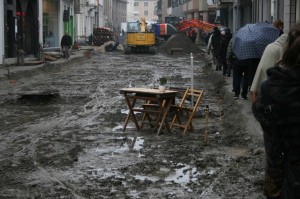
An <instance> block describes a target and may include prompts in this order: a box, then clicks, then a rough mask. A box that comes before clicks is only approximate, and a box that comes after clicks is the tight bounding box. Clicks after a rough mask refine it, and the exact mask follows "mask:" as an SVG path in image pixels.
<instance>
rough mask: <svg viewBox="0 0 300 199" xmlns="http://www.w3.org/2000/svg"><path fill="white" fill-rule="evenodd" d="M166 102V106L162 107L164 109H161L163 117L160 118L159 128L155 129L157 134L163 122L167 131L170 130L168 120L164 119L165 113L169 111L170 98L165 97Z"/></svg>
mask: <svg viewBox="0 0 300 199" xmlns="http://www.w3.org/2000/svg"><path fill="white" fill-rule="evenodd" d="M166 103H167V106H166V108H165V109H163V110H164V111H163V117H162V119H161V120H160V126H159V129H158V130H157V135H159V133H160V130H161V128H162V126H163V125H164V123H165V126H166V128H167V130H168V132H171V129H170V126H169V124H168V121H167V120H166V119H167V115H168V113H169V110H170V108H171V104H172V98H169V99H166Z"/></svg>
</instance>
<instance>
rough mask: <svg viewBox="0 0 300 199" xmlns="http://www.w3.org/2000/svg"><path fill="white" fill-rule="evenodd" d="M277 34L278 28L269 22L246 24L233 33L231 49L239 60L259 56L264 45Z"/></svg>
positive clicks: (277, 35)
mask: <svg viewBox="0 0 300 199" xmlns="http://www.w3.org/2000/svg"><path fill="white" fill-rule="evenodd" d="M279 34H280V32H279V30H278V29H277V28H275V27H274V26H272V25H271V24H269V23H265V22H262V23H256V24H247V25H245V26H244V27H242V28H241V29H239V30H238V31H237V32H235V33H234V34H233V37H232V39H233V46H232V51H233V53H234V54H235V55H236V57H237V58H238V59H240V60H242V59H250V58H261V56H262V54H263V52H264V50H265V48H266V46H267V45H268V44H270V43H272V42H274V41H275V40H276V39H277V38H278V37H279Z"/></svg>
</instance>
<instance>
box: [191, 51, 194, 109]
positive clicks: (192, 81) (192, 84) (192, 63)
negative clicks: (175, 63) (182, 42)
mask: <svg viewBox="0 0 300 199" xmlns="http://www.w3.org/2000/svg"><path fill="white" fill-rule="evenodd" d="M191 68H192V75H191V89H192V90H193V89H194V57H193V53H191ZM191 100H192V101H191V102H192V106H194V97H193V96H192V99H191Z"/></svg>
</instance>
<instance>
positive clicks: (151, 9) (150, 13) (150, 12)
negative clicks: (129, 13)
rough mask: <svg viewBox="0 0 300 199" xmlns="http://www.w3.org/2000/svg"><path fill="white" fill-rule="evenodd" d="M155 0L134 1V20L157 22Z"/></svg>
mask: <svg viewBox="0 0 300 199" xmlns="http://www.w3.org/2000/svg"><path fill="white" fill-rule="evenodd" d="M156 9H157V0H134V13H135V14H134V20H135V21H137V20H140V19H141V17H145V19H146V21H149V22H157V20H158V16H157V11H156Z"/></svg>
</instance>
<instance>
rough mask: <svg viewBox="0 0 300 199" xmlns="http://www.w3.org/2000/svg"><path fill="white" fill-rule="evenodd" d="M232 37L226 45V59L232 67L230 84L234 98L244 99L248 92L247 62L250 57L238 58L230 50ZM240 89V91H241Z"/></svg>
mask: <svg viewBox="0 0 300 199" xmlns="http://www.w3.org/2000/svg"><path fill="white" fill-rule="evenodd" d="M232 45H233V39H231V40H230V41H229V44H228V47H227V54H226V60H227V64H230V65H231V67H232V72H233V77H232V86H233V90H232V91H233V92H234V96H233V98H234V99H239V98H240V95H241V99H243V100H246V99H248V98H247V94H248V78H249V63H250V59H243V60H239V59H238V58H237V57H236V55H235V54H234V53H233V51H232ZM241 90H242V92H241Z"/></svg>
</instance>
